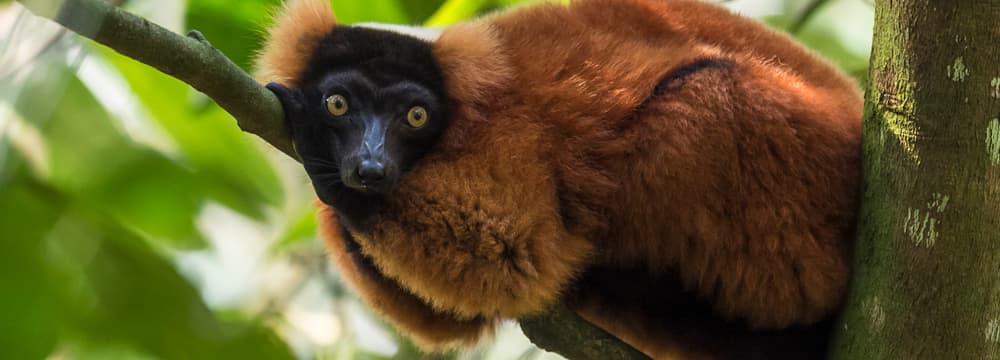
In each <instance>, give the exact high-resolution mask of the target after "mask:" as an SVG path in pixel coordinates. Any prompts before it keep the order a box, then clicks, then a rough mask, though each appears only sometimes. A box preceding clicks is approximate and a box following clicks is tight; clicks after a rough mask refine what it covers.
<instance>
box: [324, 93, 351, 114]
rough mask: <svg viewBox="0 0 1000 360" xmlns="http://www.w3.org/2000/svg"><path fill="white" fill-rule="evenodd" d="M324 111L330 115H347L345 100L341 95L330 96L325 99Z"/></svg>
mask: <svg viewBox="0 0 1000 360" xmlns="http://www.w3.org/2000/svg"><path fill="white" fill-rule="evenodd" d="M326 111H328V112H330V115H333V116H341V115H344V114H346V113H347V98H345V97H344V96H343V95H331V96H330V97H328V98H326Z"/></svg>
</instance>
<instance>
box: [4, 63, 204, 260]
mask: <svg viewBox="0 0 1000 360" xmlns="http://www.w3.org/2000/svg"><path fill="white" fill-rule="evenodd" d="M39 69H42V68H39ZM44 70H45V71H36V73H35V74H34V75H33V77H32V78H31V79H29V80H28V81H27V82H26V83H25V84H24V87H23V88H22V93H21V96H20V97H19V98H18V101H17V103H16V104H15V108H16V109H17V110H18V112H19V113H20V114H21V115H22V116H23V117H24V118H25V119H26V120H28V121H29V122H31V123H33V124H36V125H38V126H39V127H40V131H41V133H42V135H43V138H44V139H45V142H46V145H47V149H48V151H49V161H50V167H51V169H52V171H51V175H50V176H49V178H48V179H46V180H47V181H49V182H50V183H51V185H52V186H53V187H54V188H57V189H59V190H60V191H62V192H64V193H66V194H68V195H69V196H72V197H73V198H75V199H78V200H79V201H82V202H83V203H84V204H86V205H84V206H87V207H89V208H90V209H91V211H93V212H100V213H107V214H110V215H112V216H114V217H115V218H117V219H118V220H119V221H121V222H122V223H123V224H124V225H125V226H128V227H130V228H132V229H135V230H137V231H140V232H142V233H145V234H148V235H149V236H150V237H151V238H153V239H162V240H165V241H167V243H169V244H172V245H174V246H182V247H196V246H202V245H204V243H205V241H204V239H203V237H202V235H201V234H200V232H199V231H198V230H197V228H196V226H195V222H194V220H195V217H196V216H197V214H198V211H199V210H200V206H201V203H202V202H203V201H204V199H205V198H206V196H207V195H206V194H205V193H204V190H202V189H200V188H199V187H198V186H197V185H198V181H199V180H198V178H197V177H196V176H195V174H194V173H193V172H192V171H191V170H190V169H187V168H185V167H182V166H181V165H180V164H177V163H176V162H174V161H171V160H170V159H168V158H166V157H165V156H163V155H161V154H159V153H157V152H154V151H152V150H150V149H148V148H145V147H143V146H141V145H138V144H136V143H134V142H132V141H130V140H129V139H128V138H126V137H125V136H124V135H123V134H122V133H121V132H120V131H119V130H118V128H117V127H116V126H115V124H114V122H113V121H112V120H111V118H110V117H109V115H108V114H107V113H106V112H105V111H104V110H103V108H102V107H101V105H100V104H99V103H98V102H97V100H96V99H95V98H94V97H93V96H92V95H91V94H90V91H89V90H88V89H87V88H86V87H84V85H83V84H82V83H81V82H80V81H79V79H77V78H76V77H75V76H74V75H73V74H72V73H71V72H69V71H68V70H67V69H65V68H62V67H58V66H51V67H47V68H45V69H44ZM38 75H41V76H38ZM52 83H61V84H62V85H61V86H58V87H54V86H52V85H51V84H52ZM60 88H61V89H60Z"/></svg>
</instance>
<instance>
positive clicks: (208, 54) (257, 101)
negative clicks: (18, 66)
mask: <svg viewBox="0 0 1000 360" xmlns="http://www.w3.org/2000/svg"><path fill="white" fill-rule="evenodd" d="M19 2H20V3H21V4H23V5H25V7H27V8H28V9H29V10H31V11H32V12H35V13H36V14H40V15H43V16H44V15H47V13H48V15H51V11H49V8H48V7H47V6H48V5H49V4H51V2H52V1H51V0H48V1H47V0H20V1H19ZM47 17H50V18H52V20H54V21H55V22H57V23H59V24H61V25H62V26H64V27H66V28H67V29H69V30H72V31H73V32H76V33H78V34H80V35H83V36H85V37H88V38H91V39H93V40H94V41H96V42H98V43H101V44H103V45H105V46H107V47H109V48H111V49H114V50H115V51H117V52H119V53H121V54H122V55H125V56H128V57H130V58H133V59H136V60H138V61H139V62H142V63H144V64H146V65H149V66H152V67H154V68H156V69H157V70H160V71H162V72H163V73H165V74H167V75H170V76H173V77H175V78H177V79H179V80H181V81H183V82H185V83H187V84H189V85H191V86H192V87H194V88H195V89H198V90H199V91H201V92H203V93H205V95H208V97H210V98H212V100H215V102H216V103H218V104H219V106H221V107H222V108H223V109H225V110H226V112H228V113H229V114H231V115H233V117H234V118H236V123H237V124H238V125H239V127H240V129H243V131H246V132H249V133H253V134H256V135H257V136H260V137H261V138H263V139H264V140H265V141H267V142H268V143H270V144H271V145H273V146H274V147H275V148H277V149H278V150H281V151H282V152H284V153H285V154H288V155H289V156H291V157H292V158H297V156H296V155H295V151H294V150H293V149H292V140H291V137H289V136H288V132H287V131H286V129H285V126H284V113H283V112H282V109H281V103H280V102H278V98H277V97H275V96H274V94H272V93H271V92H270V91H268V90H267V89H265V88H264V87H263V86H260V85H259V84H257V82H256V81H254V79H253V78H251V77H250V75H248V74H247V73H246V72H245V71H243V69H241V68H240V67H239V66H237V65H236V64H234V63H233V62H232V61H231V60H229V58H227V57H226V56H225V55H224V54H222V52H220V51H219V50H218V49H216V48H214V47H212V45H211V44H209V43H208V41H207V40H205V38H204V37H202V36H201V34H200V33H198V32H196V31H192V32H191V33H190V34H189V36H188V37H183V36H180V35H177V34H175V33H173V32H171V31H170V30H167V29H164V28H163V27H161V26H159V25H156V24H153V23H151V22H149V21H148V20H146V19H144V18H142V17H139V16H135V15H132V14H130V13H128V12H125V11H123V10H121V9H118V8H116V7H113V6H110V5H108V4H106V3H104V2H103V1H101V0H66V1H63V2H62V3H61V6H60V7H59V8H58V11H56V12H55V14H54V16H47Z"/></svg>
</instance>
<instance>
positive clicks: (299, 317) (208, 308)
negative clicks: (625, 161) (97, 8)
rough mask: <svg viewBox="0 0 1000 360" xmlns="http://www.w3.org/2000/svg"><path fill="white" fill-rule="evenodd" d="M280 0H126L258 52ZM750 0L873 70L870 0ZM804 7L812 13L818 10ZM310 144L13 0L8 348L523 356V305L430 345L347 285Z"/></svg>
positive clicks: (3, 235)
mask: <svg viewBox="0 0 1000 360" xmlns="http://www.w3.org/2000/svg"><path fill="white" fill-rule="evenodd" d="M524 2H525V1H522V0H447V1H445V0H427V1H418V0H367V1H360V0H359V1H346V0H340V1H335V2H334V8H335V11H336V12H337V17H338V20H339V21H340V22H342V23H354V22H361V21H364V22H372V21H375V22H387V23H402V24H428V25H435V26H443V25H447V24H450V23H453V22H455V21H460V20H463V19H466V18H469V17H472V16H475V15H478V14H482V13H485V12H489V11H493V10H496V9H499V8H505V7H509V6H515V5H521V4H522V3H524ZM277 3H278V2H277V1H276V0H242V1H237V0H190V1H182V0H160V1H152V0H132V1H128V2H126V3H125V4H124V6H125V7H126V8H127V9H128V10H129V11H132V12H135V13H138V14H140V15H142V16H145V17H148V18H150V19H152V20H153V21H155V22H157V23H159V24H162V25H164V26H167V27H168V28H171V29H173V30H175V31H179V32H181V31H183V30H186V29H191V28H195V29H199V30H201V31H202V33H204V34H205V35H206V36H207V37H208V38H209V39H210V40H211V41H212V43H213V44H214V45H215V46H217V47H218V48H220V49H221V50H222V51H223V52H224V53H226V54H227V55H228V56H230V57H231V58H232V59H233V60H234V61H236V63H237V64H239V65H241V66H243V67H244V68H247V69H249V67H250V63H251V59H252V57H253V53H254V51H255V50H256V49H257V48H258V47H259V46H260V42H261V36H262V32H263V30H262V28H263V24H266V22H267V20H268V18H269V12H270V11H272V10H273V9H274V7H275V6H276V5H277ZM813 3H814V1H812V0H808V1H799V0H736V1H727V2H724V4H725V5H726V6H729V7H730V8H732V9H734V10H735V11H738V12H741V13H744V14H747V15H749V16H753V17H758V18H761V19H763V20H764V21H766V22H768V23H769V24H771V25H773V26H775V27H777V28H779V29H782V30H785V31H788V30H794V36H796V37H798V38H799V39H800V40H802V41H803V42H804V43H806V44H807V45H808V46H810V47H812V48H813V49H815V50H816V51H818V52H820V53H821V54H823V55H824V56H826V57H827V58H829V59H831V61H833V62H834V63H835V64H837V65H839V66H841V67H843V68H844V69H845V70H846V71H848V72H850V73H851V74H854V75H856V76H858V77H859V80H861V81H864V79H863V78H862V77H863V76H864V74H865V73H866V72H867V69H866V67H867V63H868V61H867V58H868V49H869V47H870V41H871V40H870V39H871V28H872V13H871V6H870V4H868V3H866V2H865V1H864V0H830V1H820V2H819V6H818V7H817V8H816V9H817V10H816V11H815V12H810V14H812V15H811V16H809V17H808V18H804V17H803V16H802V14H804V13H807V12H808V11H806V9H808V8H810V7H812V5H813ZM804 19H805V20H804ZM311 199H312V193H311V189H310V187H309V184H308V181H307V179H306V177H305V175H304V174H303V172H302V171H301V169H300V168H299V167H298V165H297V164H296V163H294V162H293V161H291V160H289V159H288V158H286V157H284V155H282V154H280V153H278V152H277V151H275V150H273V149H271V148H269V147H268V146H267V145H266V144H263V143H262V142H261V141H259V140H258V139H256V138H255V137H253V136H247V135H244V134H242V133H240V131H239V130H238V129H237V128H236V126H235V123H234V121H233V120H232V119H231V118H230V117H229V116H228V115H227V114H226V113H225V112H223V111H222V110H220V109H219V108H218V107H217V106H216V105H215V104H214V103H212V102H211V101H210V100H209V99H207V98H206V97H205V96H204V95H201V94H200V93H197V92H196V91H193V90H191V89H190V88H188V87H187V86H186V85H184V84H182V83H180V82H178V81H176V80H173V79H171V78H169V77H167V76H165V75H162V74H160V73H157V72H155V71H153V70H151V69H150V68H147V67H145V66H144V65H142V64H139V63H136V62H135V61H132V60H130V59H127V58H124V57H122V56H120V55H117V54H115V53H114V52H112V51H110V50H108V49H106V48H103V47H100V46H97V45H94V44H93V43H90V42H88V41H84V40H81V39H79V38H78V37H76V36H74V35H72V34H67V33H66V32H64V31H61V30H59V28H58V27H56V26H53V25H52V24H50V23H48V22H47V21H45V20H44V19H40V18H35V17H34V16H32V15H30V14H29V13H27V12H25V11H23V10H22V9H21V7H20V6H19V5H17V4H15V3H10V2H9V1H3V2H0V359H37V358H53V359H106V358H111V359H119V358H129V359H133V358H134V359H147V358H149V359H157V358H162V359H200V358H210V359H219V358H266V359H284V358H319V359H354V358H361V359H388V358H395V359H412V358H420V357H431V358H462V359H514V358H521V359H529V358H539V357H545V358H556V356H555V355H551V354H545V353H543V352H541V351H539V350H537V349H535V348H534V347H533V346H531V344H530V343H529V342H528V341H527V339H525V338H524V336H523V335H521V333H520V331H519V330H518V329H517V327H516V325H514V324H505V325H504V327H503V329H502V330H501V331H500V333H499V335H498V338H497V340H496V341H495V342H489V343H484V344H482V345H480V346H479V347H477V348H475V349H474V350H471V351H466V352H463V353H459V354H447V355H435V356H428V355H424V354H420V353H419V351H417V349H415V348H414V347H413V346H412V345H411V344H410V343H408V342H407V341H406V340H405V339H404V338H402V337H400V336H399V335H398V334H396V333H395V332H394V331H393V330H392V328H391V327H389V326H386V325H385V324H384V323H382V322H381V321H380V320H378V319H377V318H376V317H375V316H373V315H372V314H371V313H370V312H369V311H368V310H367V309H366V307H365V306H364V305H363V304H362V303H360V302H359V301H358V300H357V299H355V298H354V297H353V296H352V295H351V294H350V292H349V291H347V290H345V288H344V286H343V284H342V283H341V282H340V280H339V279H338V277H337V274H336V273H334V272H333V271H331V267H330V264H329V262H328V260H327V259H326V256H325V254H324V251H323V248H322V246H321V243H320V241H318V240H317V239H316V238H315V230H314V227H315V221H314V219H313V209H312V207H311V205H310V204H311Z"/></svg>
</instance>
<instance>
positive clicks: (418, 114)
mask: <svg viewBox="0 0 1000 360" xmlns="http://www.w3.org/2000/svg"><path fill="white" fill-rule="evenodd" d="M430 118H431V116H430V115H428V114H427V110H426V109H424V108H423V107H422V106H414V107H412V108H410V112H409V113H407V114H406V123H407V124H410V126H412V127H414V128H421V127H423V126H424V125H427V120H430Z"/></svg>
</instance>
